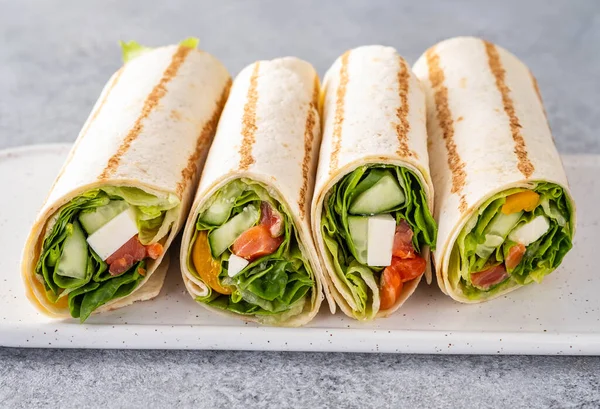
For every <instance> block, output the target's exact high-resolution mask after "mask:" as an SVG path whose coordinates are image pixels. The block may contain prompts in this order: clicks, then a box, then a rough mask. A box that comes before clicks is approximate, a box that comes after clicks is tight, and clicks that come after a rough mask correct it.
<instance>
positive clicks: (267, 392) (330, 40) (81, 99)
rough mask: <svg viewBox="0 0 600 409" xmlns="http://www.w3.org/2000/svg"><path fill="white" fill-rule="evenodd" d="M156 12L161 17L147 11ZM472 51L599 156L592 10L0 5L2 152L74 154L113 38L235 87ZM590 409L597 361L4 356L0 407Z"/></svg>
mask: <svg viewBox="0 0 600 409" xmlns="http://www.w3.org/2000/svg"><path fill="white" fill-rule="evenodd" d="M155 3H156V4H155ZM456 35H477V36H483V37H485V38H487V39H489V40H491V41H494V42H497V43H498V44H500V45H502V46H504V47H506V48H508V49H509V50H511V51H512V52H514V53H515V54H516V55H517V56H519V57H520V58H521V59H522V60H524V61H525V62H526V63H527V64H528V65H529V66H530V67H531V69H532V70H533V72H534V73H535V74H536V76H537V77H538V80H539V83H540V87H541V91H542V95H543V98H544V100H545V102H546V108H547V111H548V115H549V119H550V123H551V125H552V129H553V132H554V135H555V137H556V141H557V144H558V147H559V149H560V150H561V151H562V152H568V153H600V137H599V134H598V131H597V130H598V129H599V128H600V81H599V80H598V73H600V54H599V52H600V1H598V0H588V1H585V0H571V1H568V0H535V1H534V0H531V1H529V0H504V1H495V2H491V1H477V0H473V1H467V0H462V1H434V0H421V1H414V2H408V1H392V0H387V1H385V0H381V1H375V0H373V1H341V0H339V1H334V0H330V1H318V0H306V1H282V0H280V1H277V0H270V1H269V0H261V1H249V0H248V1H241V0H240V1H232V0H218V1H210V2H209V1H194V2H192V1H183V0H180V1H179V0H178V1H169V2H166V1H165V2H160V3H159V2H150V1H142V0H139V1H116V0H115V1H89V0H88V1H81V0H79V1H77V0H69V1H59V0H45V1H42V0H39V1H32V0H21V1H14V0H13V1H9V0H0V149H1V148H6V147H10V146H18V145H24V144H32V143H47V142H59V141H60V142H65V141H72V140H74V138H75V136H76V135H77V133H78V131H79V129H80V127H81V125H82V124H83V122H84V120H85V118H86V117H87V115H88V113H89V111H90V110H91V108H92V105H93V103H94V102H95V100H96V98H97V96H98V94H99V92H100V90H101V89H102V87H103V85H104V83H105V82H106V80H107V79H108V78H109V76H110V75H111V73H112V72H113V71H114V70H116V69H117V68H118V66H119V65H120V52H119V49H118V47H117V45H116V43H117V41H118V40H119V39H124V40H129V39H135V40H138V41H140V42H142V43H144V44H148V45H162V44H167V43H173V42H177V41H179V40H181V39H183V38H185V37H188V36H197V37H200V39H201V46H202V47H203V48H204V49H206V50H208V51H210V52H212V53H214V54H215V55H216V56H217V57H219V58H220V59H221V60H222V61H223V62H224V63H225V64H226V65H227V67H228V68H229V69H230V71H231V72H232V74H235V73H237V72H239V71H240V69H241V68H242V67H244V66H245V65H246V64H248V63H250V62H252V61H254V60H256V59H265V58H273V57H277V56H283V55H296V56H299V57H302V58H305V59H307V60H309V61H311V62H312V63H313V64H314V65H315V67H316V68H317V69H318V70H319V72H320V73H321V74H323V73H324V71H325V70H326V69H327V67H328V66H329V64H331V62H333V60H334V59H335V58H336V57H337V56H338V55H339V54H341V53H342V52H343V51H345V50H346V49H348V48H350V47H354V46H357V45H364V44H374V43H381V44H387V45H392V46H394V47H396V48H397V49H398V50H399V51H400V53H402V54H403V55H404V56H405V57H406V58H407V59H408V61H409V62H410V63H413V62H414V61H415V60H416V58H417V57H418V56H419V55H420V54H421V52H423V51H424V50H425V49H426V48H427V47H429V46H430V45H432V44H434V43H435V42H437V41H439V40H441V39H444V38H447V37H451V36H456ZM175 405H178V406H181V407H190V406H196V407H238V406H245V407H287V406H293V407H371V406H396V407H411V408H418V407H423V408H431V407H447V408H453V407H464V408H468V407H474V408H475V407H476V408H488V407H489V408H496V407H511V408H516V407H556V408H563V407H569V408H571V407H578V408H596V407H600V358H593V357H571V358H568V357H477V356H473V357H468V356H411V355H404V356H403V355H363V354H356V355H351V354H334V353H328V354H320V353H287V354H286V353H252V352H209V351H198V352H193V351H68V350H62V351H61V350H26V349H0V406H1V407H27V408H30V407H38V406H53V407H88V406H94V407H167V406H175Z"/></svg>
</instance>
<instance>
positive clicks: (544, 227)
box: [413, 37, 575, 303]
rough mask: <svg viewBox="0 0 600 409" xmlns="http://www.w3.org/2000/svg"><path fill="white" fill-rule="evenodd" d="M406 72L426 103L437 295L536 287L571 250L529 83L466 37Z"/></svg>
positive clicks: (570, 228)
mask: <svg viewBox="0 0 600 409" xmlns="http://www.w3.org/2000/svg"><path fill="white" fill-rule="evenodd" d="M413 69H414V72H415V73H416V75H417V76H418V77H419V79H420V80H421V81H422V84H423V87H424V90H425V94H426V96H427V110H428V118H427V126H428V132H429V138H430V142H429V143H430V150H429V154H430V158H431V161H430V163H431V173H432V178H433V184H434V187H435V191H436V206H435V217H436V219H437V220H438V221H439V229H440V230H439V235H438V239H437V246H436V251H435V252H434V261H435V265H436V274H437V282H438V284H439V286H440V288H441V289H442V291H444V292H445V293H446V294H448V295H450V296H451V297H452V298H453V299H455V300H457V301H461V302H465V303H473V302H481V301H485V300H490V299H493V298H496V297H499V296H501V295H503V294H506V293H508V292H510V291H512V290H515V289H517V288H519V287H521V286H523V285H526V284H529V283H531V282H534V281H536V282H540V281H541V280H542V279H543V277H544V276H546V275H547V274H549V273H550V272H552V271H553V270H554V269H555V268H556V267H558V265H559V264H560V263H561V261H562V259H563V257H564V255H565V254H566V253H567V252H568V251H569V249H570V248H571V247H572V239H573V234H574V232H575V204H574V203H573V199H572V196H571V193H570V191H569V186H568V183H567V178H566V175H565V171H564V169H563V166H562V163H561V159H560V156H559V155H558V152H557V150H556V147H555V146H554V141H553V138H552V135H551V133H550V128H549V126H548V122H547V119H546V116H545V112H544V107H543V105H542V101H541V97H540V93H539V90H538V86H537V82H536V80H535V78H534V77H533V75H532V73H531V72H530V71H529V69H528V68H527V67H526V66H525V64H523V63H522V62H521V61H519V60H518V59H517V58H516V57H515V56H514V55H512V54H511V53H509V52H508V51H506V50H504V49H503V48H501V47H498V46H496V45H494V44H492V43H490V42H487V41H484V40H481V39H478V38H471V37H459V38H453V39H450V40H446V41H443V42H441V43H439V44H437V45H435V46H433V47H432V48H430V49H429V50H428V51H427V52H425V54H423V55H422V56H421V57H420V58H419V60H418V61H417V63H416V64H415V65H414V68H413Z"/></svg>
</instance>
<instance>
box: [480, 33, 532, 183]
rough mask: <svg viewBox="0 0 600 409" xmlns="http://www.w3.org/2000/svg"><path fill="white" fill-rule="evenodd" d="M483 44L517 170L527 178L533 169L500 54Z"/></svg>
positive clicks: (493, 48) (485, 42) (486, 42)
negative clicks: (506, 118)
mask: <svg viewBox="0 0 600 409" xmlns="http://www.w3.org/2000/svg"><path fill="white" fill-rule="evenodd" d="M483 43H484V45H485V51H486V53H487V56H488V64H489V66H490V70H491V71H492V75H493V76H494V78H495V79H496V88H498V91H499V92H500V95H501V96H502V105H503V106H504V112H505V113H506V115H507V116H508V121H509V124H510V131H511V133H512V138H513V140H514V141H515V149H514V152H515V154H516V155H517V160H518V164H517V168H518V169H519V171H520V172H521V173H522V174H523V176H525V177H526V178H529V177H530V176H531V175H532V174H533V171H534V170H535V168H534V167H533V164H532V163H531V161H530V160H529V157H528V156H527V147H526V146H525V140H524V139H523V135H521V124H520V123H519V118H518V117H517V114H516V112H515V106H514V103H513V100H512V98H511V97H510V88H508V86H507V85H506V81H505V76H506V71H505V70H504V67H503V66H502V61H501V60H500V54H498V50H497V49H496V46H495V45H494V44H492V43H490V42H488V41H484V42H483Z"/></svg>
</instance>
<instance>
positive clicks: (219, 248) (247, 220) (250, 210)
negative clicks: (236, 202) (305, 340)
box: [208, 204, 260, 258]
mask: <svg viewBox="0 0 600 409" xmlns="http://www.w3.org/2000/svg"><path fill="white" fill-rule="evenodd" d="M259 217H260V210H259V209H257V208H256V206H254V205H251V204H250V205H248V206H246V207H244V210H242V211H241V212H240V213H238V214H236V215H235V216H234V217H232V218H231V220H229V221H228V222H227V223H225V224H224V225H222V226H221V227H219V228H218V229H215V230H213V231H212V232H210V234H209V235H208V243H209V244H210V250H211V253H212V255H213V257H214V258H217V257H219V256H220V255H221V254H223V252H224V251H225V250H227V249H228V248H229V246H231V245H232V244H233V242H234V241H235V239H237V238H238V237H239V236H240V235H241V234H242V233H243V232H245V231H246V230H248V229H249V228H250V227H252V226H254V225H255V224H256V223H257V222H258V219H259Z"/></svg>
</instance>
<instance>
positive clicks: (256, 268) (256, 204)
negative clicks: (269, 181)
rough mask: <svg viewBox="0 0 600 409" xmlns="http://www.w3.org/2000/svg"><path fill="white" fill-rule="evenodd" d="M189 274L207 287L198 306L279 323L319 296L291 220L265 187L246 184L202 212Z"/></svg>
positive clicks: (234, 185)
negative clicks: (201, 305) (203, 305)
mask: <svg viewBox="0 0 600 409" xmlns="http://www.w3.org/2000/svg"><path fill="white" fill-rule="evenodd" d="M188 268H189V271H191V272H192V274H193V275H194V276H195V277H196V278H198V279H199V280H201V281H202V282H204V283H205V284H206V286H207V287H208V293H207V294H206V295H204V296H198V297H196V301H198V302H202V303H206V304H208V305H210V306H212V307H216V308H220V309H223V310H227V311H231V312H234V313H237V314H242V315H253V316H258V317H263V318H264V319H265V320H269V321H271V322H274V323H277V322H283V321H285V320H287V319H288V318H290V317H293V316H295V315H298V314H300V313H301V312H302V311H303V310H304V307H305V304H306V303H307V302H309V300H311V299H312V298H313V297H314V293H315V291H314V286H315V277H314V275H313V272H312V270H311V267H310V263H309V262H308V260H307V258H306V257H305V256H304V255H303V254H302V251H301V249H300V247H299V237H298V232H297V231H296V229H295V227H294V224H293V222H292V217H291V216H290V215H289V213H288V211H287V210H286V209H285V208H284V206H282V205H281V203H279V202H278V201H277V200H276V199H274V198H273V197H272V195H271V194H270V193H269V191H268V190H267V188H266V187H265V186H263V185H262V184H260V183H257V182H255V181H252V180H249V179H245V178H242V179H236V180H233V181H231V182H229V183H228V184H227V185H225V186H224V187H222V188H221V189H219V190H218V191H217V192H216V193H215V194H214V195H213V197H212V198H211V199H210V200H209V201H208V202H207V204H206V205H205V206H203V207H202V208H201V209H200V212H199V216H198V219H197V221H196V231H195V232H194V236H193V237H192V241H191V243H190V245H189V248H188Z"/></svg>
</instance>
